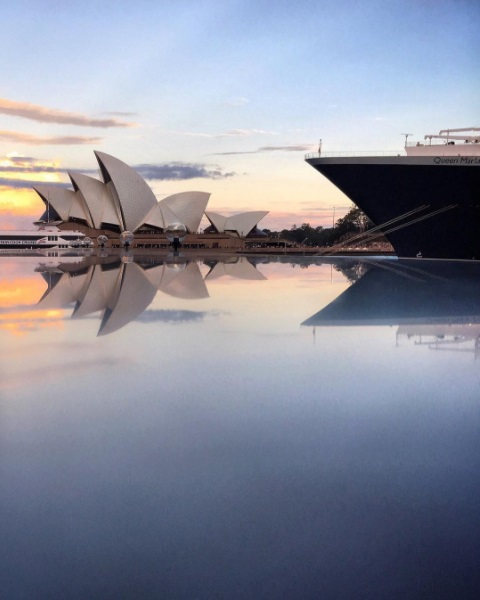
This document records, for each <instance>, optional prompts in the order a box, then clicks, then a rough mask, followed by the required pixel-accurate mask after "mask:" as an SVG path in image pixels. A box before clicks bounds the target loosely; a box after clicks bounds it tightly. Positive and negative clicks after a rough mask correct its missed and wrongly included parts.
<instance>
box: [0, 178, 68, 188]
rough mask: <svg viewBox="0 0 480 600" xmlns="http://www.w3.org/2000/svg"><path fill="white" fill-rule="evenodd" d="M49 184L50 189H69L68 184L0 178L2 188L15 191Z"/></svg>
mask: <svg viewBox="0 0 480 600" xmlns="http://www.w3.org/2000/svg"><path fill="white" fill-rule="evenodd" d="M45 184H48V185H49V186H50V187H59V188H68V187H69V184H68V183H61V182H58V181H41V180H39V181H34V180H32V179H9V178H8V177H0V187H9V188H12V189H15V190H28V189H31V187H32V186H33V185H45Z"/></svg>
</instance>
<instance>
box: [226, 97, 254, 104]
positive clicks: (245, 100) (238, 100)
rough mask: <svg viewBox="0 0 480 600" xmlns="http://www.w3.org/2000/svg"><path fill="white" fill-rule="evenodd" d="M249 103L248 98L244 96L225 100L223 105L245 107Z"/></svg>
mask: <svg viewBox="0 0 480 600" xmlns="http://www.w3.org/2000/svg"><path fill="white" fill-rule="evenodd" d="M249 102H250V100H249V99H248V98H244V97H243V96H236V97H233V98H230V99H229V100H225V102H223V104H225V105H227V106H245V104H248V103H249Z"/></svg>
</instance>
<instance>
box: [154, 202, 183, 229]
mask: <svg viewBox="0 0 480 600" xmlns="http://www.w3.org/2000/svg"><path fill="white" fill-rule="evenodd" d="M158 207H159V209H160V211H161V213H162V218H163V222H164V224H165V228H167V227H168V226H169V225H173V224H174V223H181V222H182V221H180V217H179V216H178V215H177V214H175V213H174V212H173V210H171V209H170V208H169V206H168V205H167V204H164V201H163V200H162V201H161V202H159V203H158Z"/></svg>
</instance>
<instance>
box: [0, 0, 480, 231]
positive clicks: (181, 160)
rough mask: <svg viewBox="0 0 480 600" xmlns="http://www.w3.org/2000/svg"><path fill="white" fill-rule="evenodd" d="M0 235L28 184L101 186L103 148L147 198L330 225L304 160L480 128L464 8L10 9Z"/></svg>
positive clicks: (474, 34) (369, 2)
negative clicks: (180, 196) (142, 184)
mask: <svg viewBox="0 0 480 600" xmlns="http://www.w3.org/2000/svg"><path fill="white" fill-rule="evenodd" d="M1 12H2V15H1V25H2V35H1V36H0V52H1V56H2V61H1V67H0V72H1V75H2V76H1V86H0V229H12V228H16V227H31V226H32V222H33V221H34V220H35V219H37V218H38V217H39V216H40V215H41V213H42V212H43V204H42V202H41V200H40V199H39V197H38V196H37V194H36V193H35V192H33V191H32V189H31V186H32V184H34V183H35V182H37V183H40V182H41V183H45V182H50V183H58V184H59V185H68V186H69V187H71V186H70V180H69V178H68V172H69V171H77V172H82V173H86V174H89V175H92V176H98V177H99V178H100V176H99V173H98V165H97V162H96V160H95V156H94V154H93V151H94V150H100V151H102V152H106V153H108V154H112V155H113V156H116V157H117V158H119V159H120V160H122V161H124V162H125V163H127V164H128V165H130V166H131V167H133V168H135V169H136V170H138V171H139V172H140V173H141V174H142V175H143V176H144V177H145V179H146V181H147V183H148V184H149V185H150V187H151V188H152V190H153V192H154V193H155V195H156V197H157V199H158V200H162V199H163V198H165V197H166V196H168V195H170V194H174V193H177V192H182V191H189V190H198V191H206V192H210V193H211V197H210V201H209V205H208V210H211V211H215V212H220V213H224V214H234V213H237V212H242V211H249V210H268V211H270V212H269V214H268V215H267V216H266V217H265V218H264V219H263V220H262V221H261V222H260V224H259V225H260V227H261V228H269V229H272V230H280V229H283V228H287V229H290V228H291V227H292V226H293V225H297V226H300V225H301V224H302V223H309V224H310V225H312V226H314V227H316V226H319V225H322V226H324V227H329V226H331V224H332V220H333V218H339V217H340V216H342V215H343V214H345V213H346V212H347V211H348V209H349V208H350V207H351V206H352V205H351V203H350V201H349V200H348V199H347V198H346V197H345V196H344V195H343V194H342V193H341V192H339V191H338V190H336V188H335V187H334V186H333V185H332V184H330V183H329V182H328V181H327V180H326V179H324V178H323V177H322V176H321V175H320V174H318V173H317V172H316V171H315V170H314V169H313V168H312V167H311V166H309V165H308V164H307V163H306V162H305V160H304V158H305V154H306V153H308V152H315V151H316V150H317V148H318V143H319V139H320V138H321V139H322V144H323V150H324V151H331V152H335V151H360V150H369V151H375V150H378V151H401V149H402V147H403V143H404V137H403V136H402V133H407V132H408V133H411V134H412V137H411V138H410V140H409V141H411V140H412V139H419V140H420V139H423V136H424V135H425V134H429V133H430V134H431V133H438V131H439V130H440V129H446V128H460V127H479V126H480V36H479V35H478V31H479V27H480V2H479V1H478V0H396V1H393V0H364V1H362V2H356V1H349V0H345V1H344V2H338V0H332V1H331V0H316V1H315V2H312V1H311V0H310V1H308V2H306V1H304V0H296V2H291V1H288V2H287V1H284V0H277V1H275V2H274V1H273V0H270V1H267V0H255V1H253V0H222V1H220V0H195V1H194V2H193V1H190V0H184V1H182V2H178V1H176V0H158V1H155V0H136V2H131V1H129V2H127V1H125V0H115V1H110V0H103V1H102V2H98V1H97V0H96V1H90V0H83V1H82V2H78V3H66V2H63V1H62V2H60V1H59V0H16V2H10V3H5V4H4V5H2V11H1Z"/></svg>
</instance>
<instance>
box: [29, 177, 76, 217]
mask: <svg viewBox="0 0 480 600" xmlns="http://www.w3.org/2000/svg"><path fill="white" fill-rule="evenodd" d="M33 189H34V190H35V191H36V192H37V194H38V195H39V196H40V198H41V199H42V200H43V201H44V202H45V205H46V206H47V207H48V205H49V204H50V206H51V207H52V208H53V209H54V210H55V212H56V213H57V214H58V216H59V217H60V218H61V219H62V221H68V219H69V217H70V211H71V208H72V204H73V202H74V201H75V192H74V191H73V190H67V189H66V188H59V187H56V186H53V185H34V186H33Z"/></svg>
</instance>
